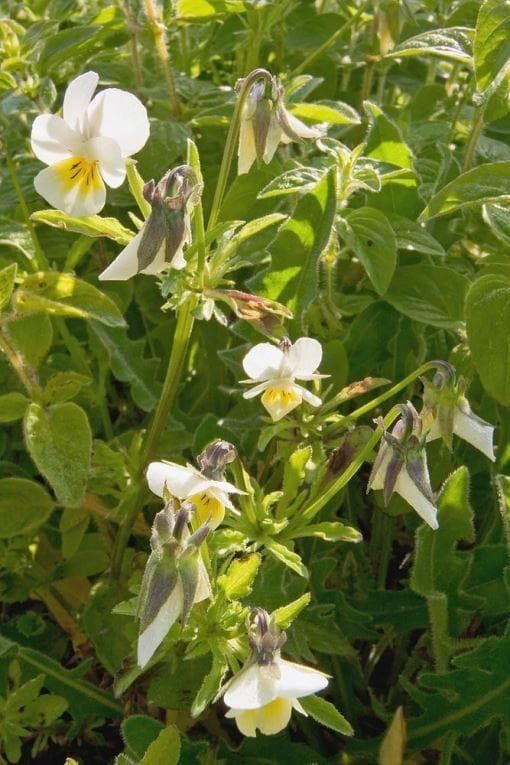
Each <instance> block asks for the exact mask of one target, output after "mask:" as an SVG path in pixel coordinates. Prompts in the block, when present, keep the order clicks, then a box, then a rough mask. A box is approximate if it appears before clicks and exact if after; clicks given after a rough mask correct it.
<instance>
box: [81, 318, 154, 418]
mask: <svg viewBox="0 0 510 765" xmlns="http://www.w3.org/2000/svg"><path fill="white" fill-rule="evenodd" d="M92 329H93V331H94V333H95V334H96V335H97V336H98V338H99V340H100V341H101V343H102V344H103V346H104V347H105V349H106V351H107V352H108V355H109V356H110V365H111V370H112V374H113V375H114V376H115V377H116V378H117V380H120V381H121V382H126V383H129V386H130V389H131V396H132V398H133V401H134V402H135V404H136V405H137V406H139V407H140V409H143V410H144V411H145V412H150V411H151V410H152V409H154V407H155V406H156V404H157V401H158V397H159V390H158V385H157V383H156V381H155V376H156V371H157V369H158V366H159V361H158V360H157V359H146V358H144V355H143V352H144V348H145V340H144V339H140V340H130V339H129V337H128V336H127V334H126V331H125V330H123V329H117V328H113V327H108V328H107V327H105V326H102V325H101V324H96V323H92Z"/></svg>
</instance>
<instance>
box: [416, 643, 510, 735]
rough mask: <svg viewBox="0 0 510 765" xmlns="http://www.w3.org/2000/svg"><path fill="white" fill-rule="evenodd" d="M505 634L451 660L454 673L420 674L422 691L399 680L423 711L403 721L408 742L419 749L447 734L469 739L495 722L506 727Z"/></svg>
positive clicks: (508, 651) (509, 708)
mask: <svg viewBox="0 0 510 765" xmlns="http://www.w3.org/2000/svg"><path fill="white" fill-rule="evenodd" d="M509 655H510V633H507V634H506V635H504V636H501V637H496V636H493V637H489V638H487V639H486V640H484V641H483V643H482V644H481V645H480V646H478V647H477V648H475V650H474V651H470V652H469V653H465V654H463V655H462V656H457V657H456V658H454V659H453V660H452V663H453V666H454V669H453V670H452V671H451V672H447V673H444V674H434V675H433V674H423V675H421V677H420V685H421V687H422V688H424V689H425V690H421V689H420V688H415V687H413V686H411V684H410V683H408V682H405V681H404V682H403V685H404V688H405V689H406V691H407V692H408V693H410V694H411V695H412V697H413V699H414V700H415V701H416V702H417V703H418V704H419V705H420V706H421V707H422V708H423V710H424V711H423V714H422V715H420V717H418V718H415V719H413V720H411V721H410V722H409V726H408V731H409V738H408V740H409V744H410V746H411V747H412V748H413V750H421V749H422V748H426V747H428V746H430V745H432V744H433V742H435V741H438V740H439V739H440V738H441V737H442V736H444V735H446V734H447V733H448V732H450V731H452V730H453V731H455V733H456V734H457V736H463V737H466V738H470V737H471V736H472V734H473V732H474V731H477V730H479V729H480V728H486V727H487V726H488V725H489V724H490V723H491V722H492V721H493V720H496V719H497V720H500V721H501V722H502V723H503V725H504V727H505V729H506V730H509V729H510V704H509V703H508V698H509V695H510V676H509V674H508V656H509Z"/></svg>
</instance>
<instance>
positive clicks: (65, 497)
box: [24, 403, 92, 505]
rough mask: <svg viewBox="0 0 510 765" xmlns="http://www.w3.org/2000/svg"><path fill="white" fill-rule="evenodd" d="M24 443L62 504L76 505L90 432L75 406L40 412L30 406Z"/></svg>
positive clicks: (87, 461)
mask: <svg viewBox="0 0 510 765" xmlns="http://www.w3.org/2000/svg"><path fill="white" fill-rule="evenodd" d="M24 430H25V440H26V444H27V449H28V451H29V454H30V456H31V457H32V459H33V460H34V462H35V464H36V465H37V469H38V470H39V471H40V472H41V473H42V475H43V476H44V477H45V478H46V480H47V481H48V483H49V484H50V485H51V487H52V489H53V490H54V492H55V494H56V496H57V499H58V501H59V502H61V503H62V504H64V505H78V504H79V503H80V501H81V499H82V497H83V494H84V492H85V487H86V485H87V478H88V471H89V465H90V455H91V449H92V433H91V431H90V425H89V421H88V418H87V415H86V414H85V412H84V411H83V409H81V408H80V407H79V406H77V404H73V403H66V404H55V406H52V407H50V408H49V409H43V407H42V406H40V405H39V404H35V403H33V404H31V405H30V406H29V407H28V409H27V412H26V414H25V420H24Z"/></svg>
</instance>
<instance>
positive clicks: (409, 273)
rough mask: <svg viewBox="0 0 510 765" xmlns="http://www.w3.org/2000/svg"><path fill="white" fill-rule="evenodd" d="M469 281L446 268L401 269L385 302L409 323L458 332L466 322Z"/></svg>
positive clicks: (394, 278)
mask: <svg viewBox="0 0 510 765" xmlns="http://www.w3.org/2000/svg"><path fill="white" fill-rule="evenodd" d="M468 286H469V281H468V280H467V278H466V277H465V276H463V275H462V274H459V273H457V272H456V271H452V270H451V269H450V268H444V267H443V266H425V265H423V266H422V265H416V266H402V267H401V268H398V269H397V271H396V272H395V276H394V277H393V281H392V282H391V285H390V287H389V289H388V291H387V293H386V294H385V296H384V299H385V300H386V301H387V302H388V303H390V304H391V305H392V306H393V307H394V308H396V309H397V310H398V311H400V312H401V313H403V314H404V315H405V316H409V318H410V319H415V320H416V321H420V322H423V323H424V324H431V325H432V326H433V327H442V328H455V327H458V325H459V323H460V322H461V321H462V320H463V318H464V296H465V294H466V291H467V288H468Z"/></svg>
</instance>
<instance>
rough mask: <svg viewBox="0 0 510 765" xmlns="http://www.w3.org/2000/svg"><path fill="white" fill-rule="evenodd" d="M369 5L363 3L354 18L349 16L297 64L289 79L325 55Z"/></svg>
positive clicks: (304, 70)
mask: <svg viewBox="0 0 510 765" xmlns="http://www.w3.org/2000/svg"><path fill="white" fill-rule="evenodd" d="M368 5H369V3H368V2H367V3H363V5H362V6H361V7H360V8H358V10H357V11H356V13H355V14H354V16H351V18H350V19H348V20H347V21H346V22H345V24H342V26H341V27H339V28H338V29H337V30H336V32H334V33H333V34H332V35H331V37H328V39H327V40H326V42H324V43H322V45H321V46H320V47H319V48H317V49H316V50H314V51H312V53H310V55H309V56H307V57H306V58H305V60H304V61H302V62H301V64H299V66H297V67H296V68H295V69H293V70H292V72H291V73H290V75H289V78H292V77H295V76H296V75H298V74H301V73H302V72H306V71H307V70H308V67H309V66H310V64H313V62H314V61H315V59H317V58H320V57H321V56H322V54H323V53H325V52H326V51H327V50H329V49H330V48H331V46H332V45H334V44H335V43H336V41H337V40H339V39H340V38H341V37H342V36H343V34H344V32H346V31H347V30H348V29H350V27H352V25H353V24H354V23H355V22H356V21H357V20H358V19H359V18H360V16H362V15H363V13H364V12H365V10H366V8H367V7H368Z"/></svg>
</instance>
